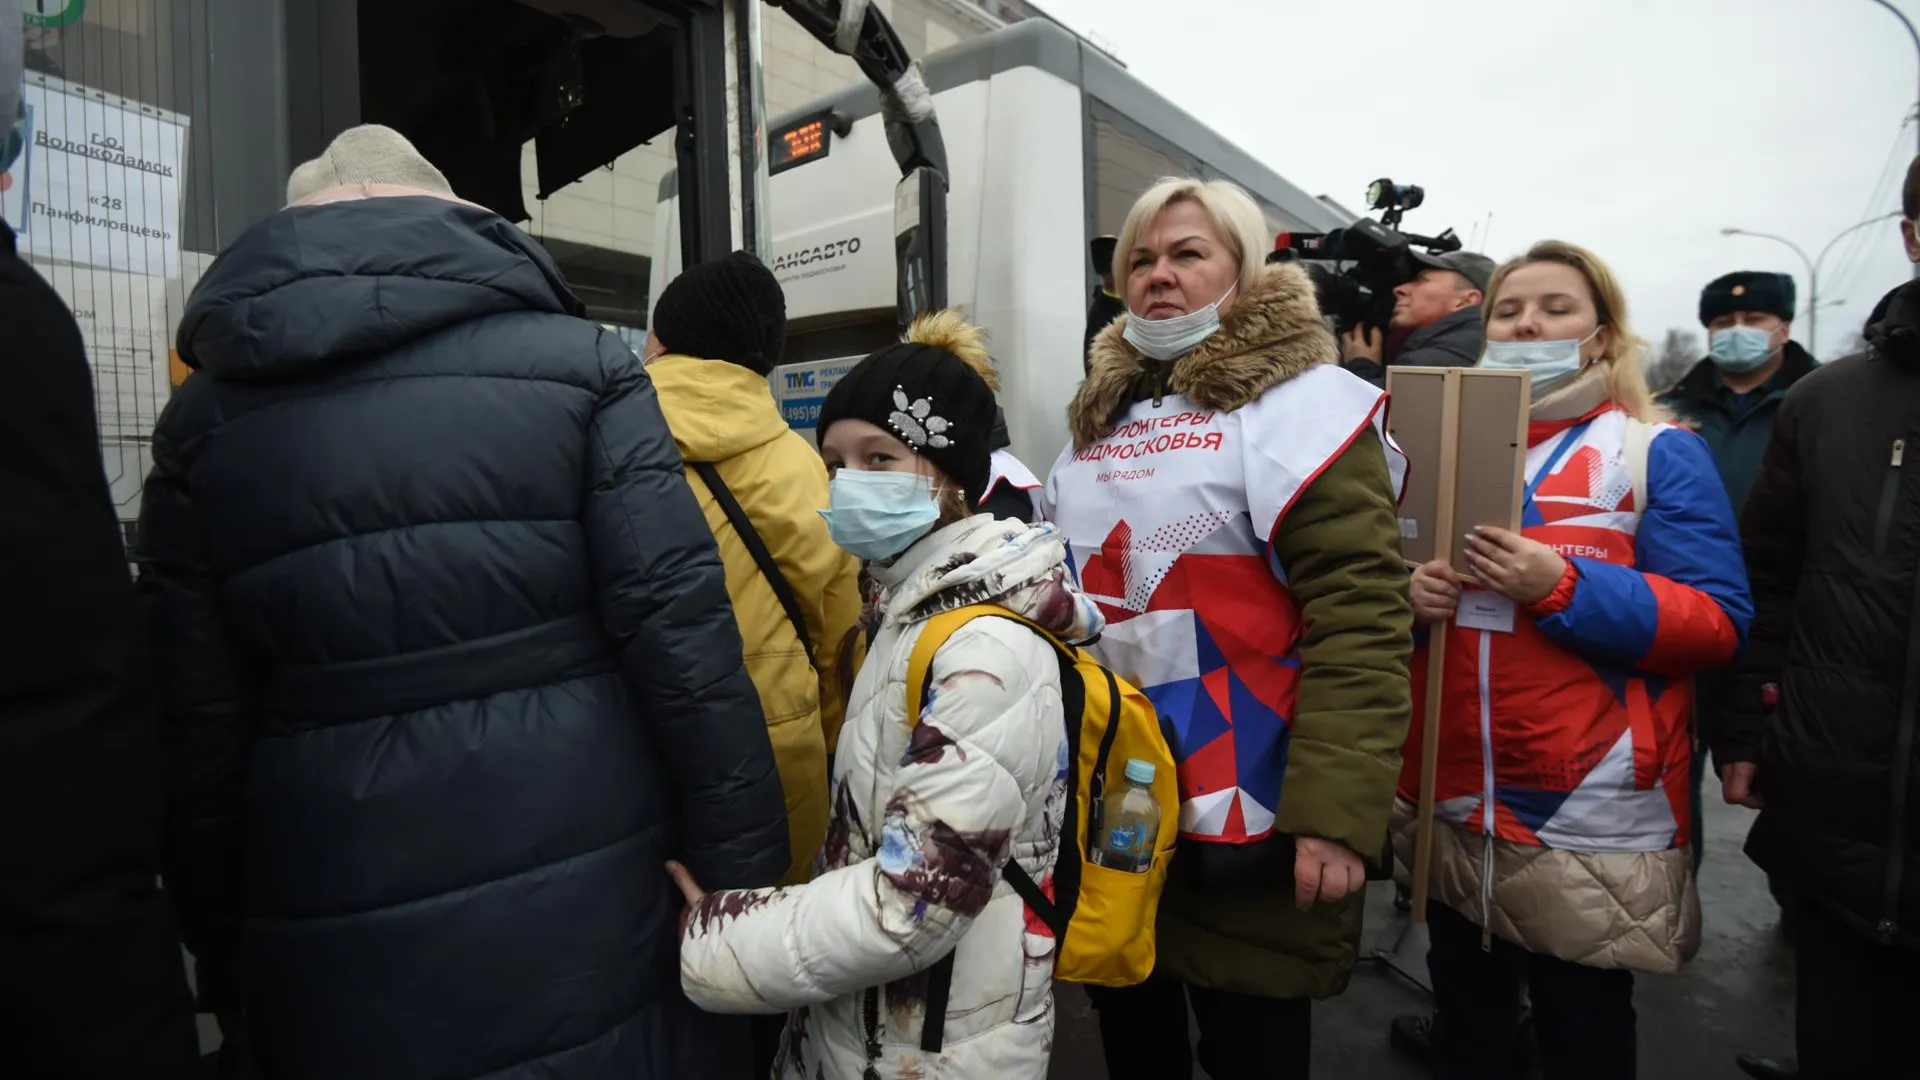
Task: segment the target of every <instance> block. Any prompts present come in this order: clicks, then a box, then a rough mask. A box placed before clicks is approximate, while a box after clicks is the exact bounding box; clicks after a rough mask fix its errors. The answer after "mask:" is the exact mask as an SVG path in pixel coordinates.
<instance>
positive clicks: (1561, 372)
mask: <svg viewBox="0 0 1920 1080" xmlns="http://www.w3.org/2000/svg"><path fill="white" fill-rule="evenodd" d="M1599 334H1600V328H1599V327H1597V326H1596V327H1594V330H1593V333H1591V334H1588V335H1587V336H1586V337H1584V338H1582V339H1580V340H1579V341H1575V340H1574V339H1572V338H1564V339H1562V340H1559V341H1489V342H1487V351H1486V352H1485V353H1483V354H1482V355H1481V357H1480V366H1481V367H1483V368H1489V369H1492V370H1495V371H1530V372H1532V373H1533V384H1532V385H1533V400H1535V401H1539V400H1540V399H1541V398H1543V397H1546V396H1547V395H1548V394H1551V393H1553V392H1554V391H1555V390H1557V389H1559V388H1560V387H1561V386H1562V385H1564V384H1565V383H1566V381H1567V380H1568V379H1571V378H1573V377H1574V376H1575V375H1578V374H1579V373H1580V369H1581V368H1584V367H1586V366H1587V365H1586V361H1584V360H1582V359H1581V358H1580V350H1581V348H1582V347H1584V346H1585V345H1586V343H1587V342H1589V341H1592V340H1593V339H1594V338H1595V337H1598V336H1599Z"/></svg>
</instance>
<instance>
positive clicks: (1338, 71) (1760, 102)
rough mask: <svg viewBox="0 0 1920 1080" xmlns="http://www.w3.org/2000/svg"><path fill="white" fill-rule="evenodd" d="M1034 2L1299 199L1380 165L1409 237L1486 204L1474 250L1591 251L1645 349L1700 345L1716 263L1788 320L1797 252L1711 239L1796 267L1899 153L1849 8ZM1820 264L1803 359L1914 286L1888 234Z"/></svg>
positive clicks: (1900, 54) (1887, 64)
mask: <svg viewBox="0 0 1920 1080" xmlns="http://www.w3.org/2000/svg"><path fill="white" fill-rule="evenodd" d="M1039 2H1040V4H1041V6H1043V7H1044V8H1045V9H1046V10H1047V11H1048V12H1049V13H1051V14H1053V15H1054V16H1055V17H1057V18H1058V19H1060V21H1062V22H1064V23H1066V24H1068V25H1069V26H1072V27H1074V28H1075V29H1077V30H1080V31H1082V32H1085V33H1090V35H1091V36H1093V37H1095V38H1096V40H1100V41H1102V43H1104V44H1107V45H1110V46H1111V47H1112V48H1113V50H1114V51H1115V52H1116V53H1117V54H1118V55H1119V57H1120V59H1121V60H1122V61H1124V62H1125V63H1126V64H1127V66H1128V67H1129V68H1130V69H1131V70H1132V71H1133V73H1134V74H1135V75H1137V76H1139V78H1141V79H1142V80H1143V81H1145V82H1146V83H1147V84H1148V85H1150V86H1152V87H1154V88H1155V89H1156V90H1158V91H1159V92H1160V93H1161V94H1163V95H1165V96H1166V97H1168V98H1170V99H1171V100H1172V101H1173V102H1174V103H1176V104H1178V105H1179V106H1181V107H1182V108H1184V109H1186V110H1187V111H1188V112H1191V113H1193V114H1194V115H1195V116H1196V117H1198V118H1199V119H1200V120H1201V121H1202V122H1203V123H1205V124H1207V125H1208V126H1210V127H1212V128H1214V129H1215V130H1217V131H1218V132H1220V133H1221V134H1222V135H1224V136H1226V137H1227V138H1229V139H1231V140H1232V141H1233V142H1235V143H1237V144H1239V145H1240V146H1241V147H1243V148H1245V149H1246V150H1248V151H1249V152H1251V153H1252V154H1253V155H1254V156H1255V157H1258V158H1260V159H1261V160H1262V161H1264V162H1266V163H1267V164H1268V165H1269V166H1271V167H1272V168H1273V169H1274V170H1275V171H1277V172H1279V173H1280V174H1281V175H1283V176H1285V177H1287V178H1288V179H1289V180H1291V181H1293V182H1294V183H1296V184H1298V185H1300V186H1301V187H1303V188H1305V189H1307V190H1308V191H1309V192H1311V193H1312V194H1315V195H1319V194H1326V195H1331V196H1332V197H1333V198H1335V199H1337V200H1338V201H1339V202H1340V203H1341V204H1342V205H1345V206H1347V207H1349V208H1351V209H1354V210H1356V211H1358V210H1360V209H1361V207H1362V205H1363V204H1364V201H1365V200H1364V197H1363V195H1364V192H1365V190H1366V186H1367V184H1368V183H1369V182H1371V181H1372V180H1374V179H1376V178H1378V177H1381V176H1390V177H1392V178H1393V179H1395V180H1398V181H1400V182H1403V183H1417V184H1420V185H1421V186H1423V187H1425V188H1426V190H1427V200H1426V204H1425V205H1424V206H1423V207H1421V208H1420V209H1418V210H1415V211H1413V212H1411V213H1409V214H1408V216H1407V221H1406V228H1408V229H1409V230H1412V231H1415V232H1421V233H1428V234H1433V233H1438V232H1439V231H1440V230H1441V229H1443V228H1445V227H1447V226H1449V225H1451V226H1453V227H1454V229H1455V230H1457V231H1458V232H1459V234H1460V236H1461V238H1462V239H1463V240H1471V239H1472V238H1473V237H1474V235H1475V233H1476V231H1484V223H1485V221H1486V217H1487V214H1488V212H1489V211H1491V212H1492V213H1493V225H1492V229H1491V232H1490V240H1491V243H1475V244H1470V246H1473V247H1476V248H1478V249H1479V250H1484V251H1485V252H1486V253H1487V254H1489V255H1492V256H1494V257H1496V258H1505V257H1508V256H1511V255H1514V254H1517V253H1519V251H1520V250H1521V249H1522V248H1524V247H1525V246H1526V245H1527V244H1529V243H1531V242H1533V241H1535V240H1540V239H1544V238H1547V237H1554V238H1559V239H1565V240H1571V241H1573V242H1575V243H1579V244H1584V245H1586V246H1588V247H1591V248H1593V249H1594V250H1595V251H1597V252H1598V253H1599V254H1600V255H1601V256H1602V257H1603V258H1605V259H1606V260H1607V261H1608V262H1609V263H1611V264H1612V265H1613V267H1614V269H1615V270H1616V271H1617V272H1619V273H1620V275H1621V276H1622V278H1623V279H1624V281H1625V283H1626V287H1627V291H1628V297H1629V302H1630V304H1631V306H1632V309H1633V311H1632V318H1633V324H1634V329H1635V330H1636V331H1637V332H1638V333H1639V334H1640V335H1641V336H1643V337H1646V338H1649V339H1651V340H1653V341H1655V342H1656V343H1657V342H1658V340H1659V339H1660V338H1661V337H1662V336H1663V335H1664V333H1665V332H1666V330H1667V328H1669V327H1684V328H1689V329H1694V330H1698V329H1699V322H1698V319H1697V317H1696V305H1697V303H1698V300H1699V294H1700V288H1701V286H1703V285H1705V284H1706V283H1707V282H1708V281H1710V280H1712V279H1713V278H1714V277H1716V276H1718V275H1720V274H1723V273H1726V272H1728V271H1731V270H1779V271H1787V272H1791V273H1792V274H1793V275H1794V276H1795V279H1796V280H1797V281H1798V283H1799V287H1800V305H1801V309H1802V310H1803V311H1804V310H1805V308H1806V305H1807V302H1808V291H1809V290H1808V287H1807V280H1806V270H1805V264H1803V263H1802V262H1801V261H1800V259H1799V257H1798V256H1796V255H1794V253H1793V252H1792V251H1791V250H1789V249H1788V248H1786V247H1784V246H1782V245H1780V244H1777V243H1774V242H1772V241H1767V240H1755V239H1749V238H1745V237H1724V236H1721V235H1720V231H1719V230H1720V229H1721V227H1723V226H1733V227H1737V228H1743V229H1752V230H1758V231H1762V232H1771V233H1777V234H1779V235H1781V236H1785V237H1787V238H1789V239H1791V240H1793V241H1794V242H1796V243H1798V244H1799V245H1800V246H1801V247H1802V248H1804V249H1806V251H1807V254H1808V255H1809V256H1811V257H1817V256H1818V255H1819V253H1820V249H1821V248H1823V247H1824V246H1826V244H1827V242H1828V241H1829V240H1831V239H1832V238H1833V237H1834V235H1835V234H1836V233H1838V232H1840V231H1841V230H1843V229H1845V228H1846V227H1847V226H1849V225H1852V224H1854V223H1855V222H1858V221H1861V220H1862V219H1864V218H1866V217H1871V216H1874V215H1876V214H1880V213H1885V212H1888V211H1895V210H1898V209H1899V206H1900V194H1899V189H1900V182H1901V179H1902V177H1903V176H1904V174H1905V169H1906V166H1907V163H1908V162H1909V161H1910V160H1911V159H1912V157H1913V154H1914V146H1915V138H1914V128H1913V127H1912V126H1907V127H1906V128H1905V132H1904V134H1902V133H1901V132H1902V123H1903V121H1904V120H1905V118H1906V117H1907V115H1908V114H1909V113H1910V112H1911V110H1912V108H1913V103H1914V99H1915V86H1916V83H1917V82H1920V69H1917V67H1916V65H1917V64H1920V60H1916V57H1915V53H1914V46H1913V43H1912V41H1911V39H1910V38H1908V36H1907V34H1906V31H1905V30H1904V29H1902V27H1901V26H1900V22H1899V20H1898V19H1896V18H1894V16H1893V15H1892V14H1890V13H1889V12H1887V11H1886V10H1885V9H1883V8H1881V7H1879V6H1878V5H1876V4H1874V3H1871V2H1870V0H1439V2H1436V0H1356V2H1351V3H1334V2H1332V0H1039ZM1894 3H1895V6H1897V7H1899V8H1901V9H1902V10H1903V11H1905V12H1906V13H1907V15H1908V17H1909V18H1912V19H1915V20H1916V21H1920V0H1894ZM1896 146H1897V150H1896ZM1876 190H1877V192H1878V194H1877V197H1876ZM1870 200H1871V201H1870ZM1820 270H1821V278H1822V283H1823V287H1822V290H1821V295H1820V299H1821V303H1822V305H1823V307H1822V310H1821V312H1820V314H1821V325H1820V328H1819V330H1820V342H1819V349H1818V352H1819V355H1821V357H1822V358H1823V359H1825V358H1828V357H1829V355H1830V354H1832V353H1834V351H1835V350H1838V349H1839V348H1840V347H1841V346H1842V345H1843V344H1844V343H1845V342H1846V341H1848V340H1850V339H1851V337H1852V334H1853V332H1854V331H1856V330H1857V329H1859V327H1860V325H1861V323H1862V322H1863V320H1864V319H1865V318H1866V316H1867V314H1868V312H1869V311H1871V310H1872V307H1873V305H1874V303H1875V302H1876V301H1877V300H1878V299H1879V298H1880V296H1881V295H1882V294H1883V293H1884V292H1885V291H1886V290H1888V289H1890V288H1892V287H1894V286H1896V285H1898V284H1899V283H1900V282H1902V281H1904V280H1906V279H1907V278H1908V276H1909V275H1910V274H1911V272H1912V271H1911V267H1909V266H1908V264H1907V262H1906V258H1905V255H1904V253H1903V252H1902V250H1901V247H1900V242H1899V236H1898V233H1897V231H1896V224H1895V223H1894V222H1893V221H1888V222H1884V223H1881V224H1879V225H1875V226H1869V227H1867V228H1865V229H1862V230H1860V231H1859V232H1856V233H1854V234H1853V235H1852V236H1851V237H1849V238H1848V239H1847V240H1844V241H1842V242H1841V243H1839V244H1837V245H1836V246H1835V247H1834V249H1833V252H1832V253H1831V254H1829V255H1828V256H1827V258H1826V261H1825V262H1824V263H1822V264H1821V266H1820ZM1832 300H1843V301H1844V303H1843V304H1842V305H1841V306H1840V307H1837V308H1829V307H1825V306H1824V305H1825V304H1826V303H1828V302H1830V301H1832ZM1807 330H1808V327H1807V320H1806V319H1805V318H1804V317H1802V318H1801V319H1800V320H1798V321H1797V323H1796V325H1795V336H1796V337H1797V338H1798V339H1799V340H1800V341H1801V342H1802V343H1803V344H1805V343H1806V342H1807Z"/></svg>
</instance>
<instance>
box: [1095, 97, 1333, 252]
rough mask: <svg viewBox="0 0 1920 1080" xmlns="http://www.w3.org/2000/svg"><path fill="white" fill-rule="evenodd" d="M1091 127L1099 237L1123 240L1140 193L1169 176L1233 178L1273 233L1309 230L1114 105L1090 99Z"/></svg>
mask: <svg viewBox="0 0 1920 1080" xmlns="http://www.w3.org/2000/svg"><path fill="white" fill-rule="evenodd" d="M1087 104H1088V128H1089V130H1090V132H1091V138H1092V141H1093V147H1092V149H1093V153H1092V155H1091V158H1092V172H1091V175H1090V176H1089V178H1088V197H1087V205H1088V207H1089V210H1090V213H1089V217H1090V220H1089V222H1088V225H1089V227H1090V229H1091V231H1090V232H1089V233H1088V234H1087V239H1088V240H1089V241H1091V240H1092V239H1093V238H1094V237H1096V236H1103V235H1104V236H1118V235H1119V234H1120V227H1121V226H1122V225H1124V224H1126V220H1127V211H1128V210H1131V209H1132V208H1133V202H1134V200H1135V199H1138V198H1139V197H1140V193H1141V192H1143V191H1145V190H1147V188H1149V187H1151V186H1152V185H1153V183H1154V181H1156V180H1159V179H1160V178H1162V177H1166V176H1197V177H1200V178H1201V179H1204V180H1228V181H1232V182H1233V183H1236V184H1239V185H1240V187H1242V188H1243V189H1245V190H1246V192H1247V194H1249V195H1251V196H1252V197H1253V201H1254V202H1255V203H1256V204H1257V205H1258V206H1259V207H1260V214H1261V216H1262V217H1264V218H1265V219H1266V223H1267V231H1268V232H1269V233H1272V234H1278V233H1283V232H1293V231H1297V230H1300V229H1304V228H1306V227H1307V226H1306V225H1305V223H1303V222H1301V221H1299V220H1298V219H1297V218H1294V217H1293V216H1292V215H1289V214H1287V213H1286V212H1285V211H1283V210H1281V209H1280V208H1279V207H1278V206H1276V205H1274V203H1273V201H1272V200H1271V199H1268V198H1265V197H1264V196H1262V195H1261V194H1260V193H1259V192H1258V191H1257V190H1256V189H1255V188H1254V186H1253V185H1251V184H1248V183H1247V182H1245V181H1244V180H1241V179H1240V178H1239V177H1235V176H1229V175H1227V174H1226V173H1224V172H1221V171H1220V170H1219V169H1215V168H1212V167H1211V166H1209V165H1208V164H1207V163H1206V162H1203V161H1201V160H1200V159H1198V158H1195V157H1193V156H1191V155H1189V154H1186V153H1185V152H1183V151H1181V150H1179V149H1178V148H1176V147H1175V146H1173V144H1171V143H1169V142H1167V141H1165V140H1164V139H1161V138H1158V137H1157V136H1155V135H1153V134H1152V133H1150V132H1149V131H1147V130H1146V129H1145V128H1143V127H1141V126H1140V125H1139V124H1137V123H1135V122H1134V121H1132V120H1130V119H1128V118H1126V117H1125V116H1123V115H1121V114H1120V113H1119V112H1118V111H1117V110H1115V109H1114V108H1113V107H1112V106H1109V105H1107V104H1106V103H1105V102H1102V101H1100V100H1098V99H1096V98H1092V97H1089V98H1088V99H1087Z"/></svg>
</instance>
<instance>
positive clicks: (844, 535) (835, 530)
mask: <svg viewBox="0 0 1920 1080" xmlns="http://www.w3.org/2000/svg"><path fill="white" fill-rule="evenodd" d="M820 516H821V517H823V518H826V519H827V535H828V536H830V537H832V538H833V542H834V543H836V544H838V545H840V547H841V548H842V549H843V550H845V551H847V552H848V553H850V554H853V555H857V556H859V557H860V558H862V559H865V560H867V561H868V562H883V561H885V560H887V559H891V558H893V557H894V556H895V555H898V554H900V553H901V552H903V551H905V550H907V549H908V548H910V547H912V546H913V542H914V541H916V540H918V539H920V538H921V537H923V536H925V535H927V533H928V531H929V530H931V529H932V528H933V524H934V522H936V521H939V520H940V504H939V503H937V502H935V501H934V497H933V484H932V482H931V481H930V480H928V479H927V478H926V477H924V476H922V475H920V474H919V473H910V472H874V471H866V472H863V471H861V470H859V469H841V470H839V471H838V472H836V473H834V474H833V482H832V483H830V484H828V485H827V509H825V510H822V511H820Z"/></svg>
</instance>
